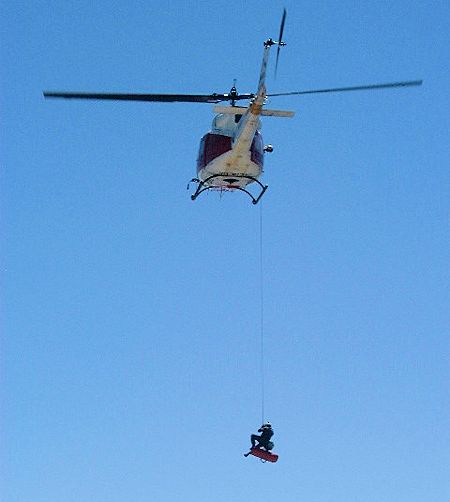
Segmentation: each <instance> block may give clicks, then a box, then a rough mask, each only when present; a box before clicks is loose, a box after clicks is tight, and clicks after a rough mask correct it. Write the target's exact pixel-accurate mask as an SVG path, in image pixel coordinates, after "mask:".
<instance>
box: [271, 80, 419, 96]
mask: <svg viewBox="0 0 450 502" xmlns="http://www.w3.org/2000/svg"><path fill="white" fill-rule="evenodd" d="M414 85H422V80H406V81H404V82H391V83H388V84H372V85H357V86H354V87H334V88H331V89H314V90H310V91H294V92H279V93H277V94H268V95H267V97H274V96H297V95H300V94H321V93H325V92H345V91H369V90H373V89H389V88H392V87H412V86H414Z"/></svg>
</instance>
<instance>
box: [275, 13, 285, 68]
mask: <svg viewBox="0 0 450 502" xmlns="http://www.w3.org/2000/svg"><path fill="white" fill-rule="evenodd" d="M285 21H286V9H283V17H282V18H281V25H280V35H279V37H278V48H277V59H276V61H275V77H276V76H277V69H278V58H279V57H280V49H281V45H280V43H281V42H283V31H284V23H285Z"/></svg>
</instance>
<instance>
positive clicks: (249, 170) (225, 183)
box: [197, 113, 264, 190]
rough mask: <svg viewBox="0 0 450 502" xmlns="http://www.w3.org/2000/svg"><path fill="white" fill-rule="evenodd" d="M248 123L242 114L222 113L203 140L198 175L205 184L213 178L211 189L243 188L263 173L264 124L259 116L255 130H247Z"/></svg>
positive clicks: (198, 158) (198, 162) (215, 119)
mask: <svg viewBox="0 0 450 502" xmlns="http://www.w3.org/2000/svg"><path fill="white" fill-rule="evenodd" d="M245 122H246V120H245V119H244V117H242V115H240V114H236V115H234V114H230V113H227V114H223V113H221V114H219V115H216V116H215V117H214V120H213V123H212V127H211V131H209V132H208V133H206V134H205V135H204V136H203V137H202V139H201V141H200V147H199V153H198V157H197V176H198V178H199V179H200V180H202V181H205V180H207V179H208V178H211V177H212V176H213V178H212V180H214V181H213V183H211V188H216V189H219V190H234V189H236V188H238V187H240V188H243V187H245V186H247V185H248V184H249V183H251V182H252V181H253V179H256V178H258V177H259V176H260V175H261V174H262V172H263V167H264V143H263V139H262V136H261V133H260V131H259V129H260V127H261V122H260V120H259V118H257V117H256V120H252V122H254V126H253V127H251V128H249V127H247V128H246V127H245ZM245 129H249V130H248V131H245Z"/></svg>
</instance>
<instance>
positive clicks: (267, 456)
mask: <svg viewBox="0 0 450 502" xmlns="http://www.w3.org/2000/svg"><path fill="white" fill-rule="evenodd" d="M249 454H250V455H254V456H255V457H258V458H260V459H262V460H266V461H267V462H276V461H277V460H278V455H276V454H275V453H270V451H266V450H262V449H261V448H252V449H251V450H250V451H249Z"/></svg>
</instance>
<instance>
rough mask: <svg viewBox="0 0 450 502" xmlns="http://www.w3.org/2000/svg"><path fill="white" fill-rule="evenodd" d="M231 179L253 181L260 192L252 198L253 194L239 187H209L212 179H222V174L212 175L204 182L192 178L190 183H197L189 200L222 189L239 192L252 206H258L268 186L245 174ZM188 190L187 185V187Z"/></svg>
mask: <svg viewBox="0 0 450 502" xmlns="http://www.w3.org/2000/svg"><path fill="white" fill-rule="evenodd" d="M232 177H233V178H245V179H247V180H250V181H254V182H256V183H258V185H259V186H260V188H261V192H260V193H259V195H258V197H256V198H255V197H254V196H253V194H251V193H250V192H249V191H248V190H246V189H245V188H242V187H239V186H230V187H227V186H223V187H222V186H217V185H210V184H209V182H210V181H211V180H213V179H214V178H223V174H213V175H211V176H208V177H207V178H206V179H205V180H199V179H198V178H193V179H191V181H190V183H197V190H196V191H195V193H193V194H192V195H191V199H192V200H195V199H196V198H197V197H198V196H199V195H200V194H201V193H203V192H206V190H217V189H221V188H223V189H224V190H227V189H228V190H240V191H241V192H245V193H246V194H247V195H248V196H249V197H250V198H251V199H252V203H253V204H258V202H259V200H260V199H261V197H262V196H263V195H264V192H265V191H266V190H267V188H268V186H267V185H263V184H262V183H261V182H260V181H259V180H257V179H256V178H254V177H253V176H247V175H245V174H241V175H239V174H233V176H232ZM188 188H189V185H188Z"/></svg>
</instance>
